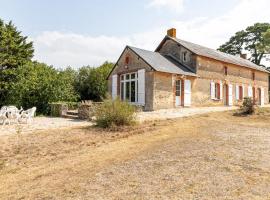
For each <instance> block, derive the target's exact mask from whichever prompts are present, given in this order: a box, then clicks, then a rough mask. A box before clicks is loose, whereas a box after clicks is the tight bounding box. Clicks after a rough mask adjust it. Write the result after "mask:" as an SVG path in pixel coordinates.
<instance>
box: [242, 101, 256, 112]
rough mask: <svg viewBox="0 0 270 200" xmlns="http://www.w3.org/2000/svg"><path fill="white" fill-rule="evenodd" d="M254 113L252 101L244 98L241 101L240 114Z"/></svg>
mask: <svg viewBox="0 0 270 200" xmlns="http://www.w3.org/2000/svg"><path fill="white" fill-rule="evenodd" d="M254 112H255V107H254V101H253V99H252V98H250V97H245V98H244V101H243V105H242V106H241V108H240V114H242V115H250V114H253V113H254Z"/></svg>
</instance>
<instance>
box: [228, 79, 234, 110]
mask: <svg viewBox="0 0 270 200" xmlns="http://www.w3.org/2000/svg"><path fill="white" fill-rule="evenodd" d="M228 89H229V91H228V100H229V102H228V105H229V106H232V105H233V86H232V84H229V87H228Z"/></svg>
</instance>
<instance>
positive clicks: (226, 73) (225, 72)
mask: <svg viewBox="0 0 270 200" xmlns="http://www.w3.org/2000/svg"><path fill="white" fill-rule="evenodd" d="M224 74H225V76H227V75H228V67H227V66H225V67H224Z"/></svg>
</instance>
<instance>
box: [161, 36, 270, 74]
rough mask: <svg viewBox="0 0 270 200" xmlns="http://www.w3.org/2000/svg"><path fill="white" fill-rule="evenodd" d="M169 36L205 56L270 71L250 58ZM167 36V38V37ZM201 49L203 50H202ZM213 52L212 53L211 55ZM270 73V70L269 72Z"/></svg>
mask: <svg viewBox="0 0 270 200" xmlns="http://www.w3.org/2000/svg"><path fill="white" fill-rule="evenodd" d="M166 37H167V38H169V39H171V40H173V41H175V42H177V43H179V44H181V45H183V46H184V47H185V48H187V49H188V50H190V51H192V52H194V53H195V54H198V55H201V56H205V57H208V58H213V59H216V60H219V61H223V62H227V63H231V64H234V65H238V66H242V67H248V68H252V69H256V70H259V71H263V72H268V71H267V70H266V69H264V68H263V67H262V66H260V65H257V64H255V63H253V62H251V61H250V60H248V59H244V58H241V57H240V56H239V57H238V56H236V55H231V54H228V53H225V52H221V51H219V50H216V49H212V48H209V47H206V46H203V45H200V44H196V43H193V42H189V41H186V40H182V39H179V38H173V37H170V36H166ZM166 37H165V38H166ZM200 50H201V51H200ZM211 52H212V55H211ZM268 73H269V72H268Z"/></svg>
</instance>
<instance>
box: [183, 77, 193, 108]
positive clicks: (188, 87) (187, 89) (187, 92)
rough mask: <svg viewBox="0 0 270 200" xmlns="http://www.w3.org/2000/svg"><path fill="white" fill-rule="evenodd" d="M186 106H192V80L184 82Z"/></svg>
mask: <svg viewBox="0 0 270 200" xmlns="http://www.w3.org/2000/svg"><path fill="white" fill-rule="evenodd" d="M184 86H185V90H184V106H191V82H190V80H185V82H184Z"/></svg>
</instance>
